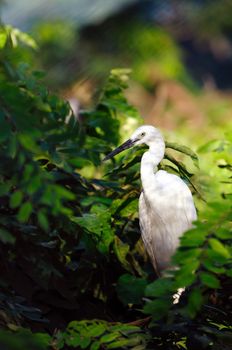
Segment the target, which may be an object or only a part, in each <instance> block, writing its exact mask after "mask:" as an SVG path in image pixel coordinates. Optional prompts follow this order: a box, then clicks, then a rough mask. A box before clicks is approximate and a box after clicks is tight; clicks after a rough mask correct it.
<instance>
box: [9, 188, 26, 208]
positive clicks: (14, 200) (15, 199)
mask: <svg viewBox="0 0 232 350" xmlns="http://www.w3.org/2000/svg"><path fill="white" fill-rule="evenodd" d="M22 200H23V193H22V191H20V190H18V191H16V192H14V193H13V194H12V195H11V197H10V207H11V208H17V207H18V206H19V205H20V204H21V202H22Z"/></svg>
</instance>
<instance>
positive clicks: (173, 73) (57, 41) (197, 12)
mask: <svg viewBox="0 0 232 350" xmlns="http://www.w3.org/2000/svg"><path fill="white" fill-rule="evenodd" d="M1 3H2V5H1V14H2V15H1V18H2V20H3V22H5V23H6V24H10V25H14V26H16V27H18V28H19V29H21V30H26V31H27V32H28V33H30V34H32V36H33V37H34V38H35V39H36V41H37V43H38V47H39V48H38V50H36V52H34V51H31V55H29V54H28V53H27V54H25V52H24V55H27V56H28V57H23V58H22V60H23V61H29V62H30V61H33V65H35V61H36V66H37V69H39V70H44V71H45V72H46V76H45V80H46V84H47V85H49V87H50V88H51V89H52V90H55V91H56V92H58V93H59V94H61V95H62V96H64V97H65V98H67V99H69V101H70V102H71V104H72V106H73V109H74V110H75V111H76V113H77V114H78V110H80V109H81V108H85V107H91V106H92V105H93V104H94V101H95V99H96V97H97V95H98V92H99V91H100V88H101V86H102V85H103V83H104V81H105V79H106V77H107V76H108V74H109V71H110V70H111V69H112V68H116V67H117V68H118V67H119V68H120V67H123V68H124V67H129V68H131V69H132V80H131V83H130V88H129V90H128V91H127V97H128V99H129V101H130V102H131V103H133V104H134V105H135V106H136V107H137V108H138V109H139V111H140V113H141V115H142V116H143V118H144V121H145V122H146V123H151V124H155V125H156V126H159V127H162V128H163V129H165V130H167V131H168V130H175V134H176V135H177V138H178V137H179V134H180V135H182V136H181V137H184V135H186V138H187V139H189V137H190V139H191V140H192V142H194V141H195V142H196V143H197V144H198V142H199V141H205V138H206V137H208V139H210V138H212V137H215V136H217V137H218V134H219V135H222V134H223V129H224V127H225V125H226V124H227V123H228V121H229V119H231V116H230V110H231V104H232V103H231V93H230V91H231V86H232V80H231V77H230V75H231V73H230V72H231V71H232V44H231V37H232V21H231V13H232V3H231V2H230V1H227V0H222V1H206V0H205V1H197V0H195V1H190V0H189V1H174V0H173V1H171V0H170V1H168V0H165V1H157V0H142V1H141V0H137V1H136V0H120V1H110V0H108V1H102V0H95V1H87V0H66V1H55V0H53V1H52V0H51V1H49V2H47V1H43V0H34V1H31V2H28V1H24V0H8V1H3V2H1ZM19 50H20V49H19ZM16 54H17V53H16ZM18 54H22V53H18ZM188 130H191V133H188ZM199 131H200V132H199Z"/></svg>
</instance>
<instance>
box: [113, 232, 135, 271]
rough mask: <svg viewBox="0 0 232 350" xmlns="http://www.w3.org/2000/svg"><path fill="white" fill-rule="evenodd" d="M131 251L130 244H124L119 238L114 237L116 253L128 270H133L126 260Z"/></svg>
mask: <svg viewBox="0 0 232 350" xmlns="http://www.w3.org/2000/svg"><path fill="white" fill-rule="evenodd" d="M129 251H130V246H129V244H126V243H123V242H122V241H121V240H120V239H119V238H118V237H117V236H115V237H114V252H115V254H116V256H117V258H118V260H119V261H120V262H121V264H122V265H123V266H124V268H125V269H126V270H131V269H130V265H129V263H128V261H127V260H126V258H127V254H128V253H129Z"/></svg>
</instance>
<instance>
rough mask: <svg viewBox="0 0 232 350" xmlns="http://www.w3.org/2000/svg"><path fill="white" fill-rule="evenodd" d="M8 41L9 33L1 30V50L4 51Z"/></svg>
mask: <svg viewBox="0 0 232 350" xmlns="http://www.w3.org/2000/svg"><path fill="white" fill-rule="evenodd" d="M6 41H7V32H6V31H5V30H4V29H3V28H0V49H3V48H4V46H5V44H6Z"/></svg>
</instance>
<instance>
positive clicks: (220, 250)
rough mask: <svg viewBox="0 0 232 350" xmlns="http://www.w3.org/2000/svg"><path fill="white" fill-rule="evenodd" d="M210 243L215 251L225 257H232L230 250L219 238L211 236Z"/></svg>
mask: <svg viewBox="0 0 232 350" xmlns="http://www.w3.org/2000/svg"><path fill="white" fill-rule="evenodd" d="M209 245H210V247H211V248H212V249H213V250H214V251H215V252H217V253H218V254H219V255H221V256H223V257H224V258H226V259H229V258H230V257H231V254H230V252H229V250H228V249H227V248H226V246H224V245H223V244H222V243H221V242H220V241H219V240H217V239H215V238H210V239H209Z"/></svg>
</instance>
